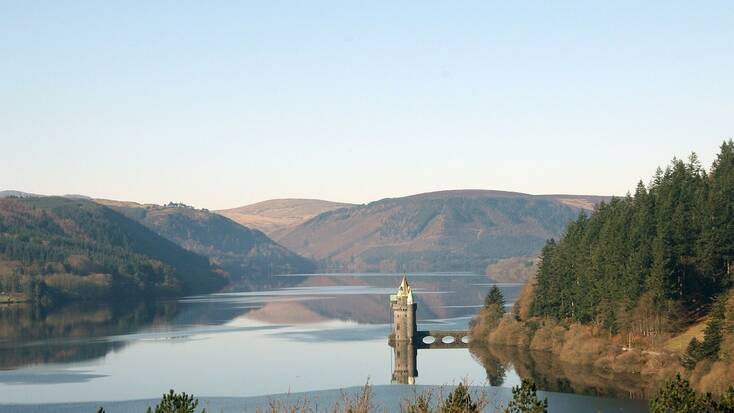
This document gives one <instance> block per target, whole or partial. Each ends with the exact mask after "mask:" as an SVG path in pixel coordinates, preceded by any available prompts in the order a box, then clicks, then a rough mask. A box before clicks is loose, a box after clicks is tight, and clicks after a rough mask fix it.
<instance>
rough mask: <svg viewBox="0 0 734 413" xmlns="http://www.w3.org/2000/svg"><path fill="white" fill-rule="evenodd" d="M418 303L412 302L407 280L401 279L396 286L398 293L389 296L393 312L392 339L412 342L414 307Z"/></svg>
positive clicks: (414, 329)
mask: <svg viewBox="0 0 734 413" xmlns="http://www.w3.org/2000/svg"><path fill="white" fill-rule="evenodd" d="M417 306H418V305H417V304H416V303H415V302H413V290H412V289H411V288H410V285H409V284H408V280H407V279H406V278H405V277H403V281H402V282H401V283H400V287H398V293H397V294H394V295H391V296H390V308H391V309H392V312H393V328H392V339H393V340H394V341H406V342H409V343H413V338H414V336H415V332H416V330H417V328H416V323H415V309H416V307H417Z"/></svg>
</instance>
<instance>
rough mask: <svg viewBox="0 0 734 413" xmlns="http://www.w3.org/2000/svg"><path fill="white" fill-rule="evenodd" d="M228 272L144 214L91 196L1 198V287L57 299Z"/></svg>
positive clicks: (114, 293)
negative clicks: (128, 213) (127, 212)
mask: <svg viewBox="0 0 734 413" xmlns="http://www.w3.org/2000/svg"><path fill="white" fill-rule="evenodd" d="M225 282H226V277H225V276H224V275H223V274H222V273H221V271H219V270H217V269H216V268H215V267H212V266H211V265H210V264H209V261H208V260H207V259H206V258H204V257H201V256H199V255H197V254H194V253H191V252H189V251H186V250H185V249H183V248H181V247H179V246H178V245H176V244H175V243H173V242H171V241H169V240H167V239H165V238H163V237H161V236H159V235H158V234H156V233H154V232H153V231H151V230H149V229H148V228H146V227H145V226H143V225H141V224H139V223H138V222H136V221H134V220H131V219H129V218H127V217H125V216H124V215H122V214H119V213H117V212H115V211H113V210H112V209H110V208H107V207H105V206H102V205H99V204H96V203H94V202H91V201H87V200H83V199H69V198H62V197H29V198H8V199H0V288H1V289H2V291H3V292H5V293H8V294H23V295H25V296H26V297H27V298H28V299H33V300H36V301H41V302H51V301H54V300H56V299H62V300H63V299H66V298H71V299H92V298H121V297H128V296H140V295H158V294H181V293H193V292H203V291H210V290H213V289H216V288H219V287H221V286H222V285H224V284H225Z"/></svg>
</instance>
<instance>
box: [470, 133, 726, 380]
mask: <svg viewBox="0 0 734 413" xmlns="http://www.w3.org/2000/svg"><path fill="white" fill-rule="evenodd" d="M732 205H734V141H732V140H729V141H726V142H724V143H723V144H722V146H721V150H720V152H719V154H718V156H717V157H716V160H715V161H714V162H713V165H712V166H711V168H710V169H709V170H706V169H704V167H703V166H702V165H701V163H700V161H699V160H698V158H697V156H696V155H695V154H692V155H691V156H690V158H689V159H688V160H687V161H683V160H680V159H673V161H672V162H671V164H670V165H669V166H668V167H666V168H665V169H662V168H658V170H657V172H656V174H655V175H654V176H653V178H652V180H651V181H650V184H649V185H645V184H643V183H642V181H640V182H639V183H638V184H637V187H636V189H635V191H634V193H633V194H630V195H628V196H626V197H624V198H619V199H613V200H611V201H610V202H608V203H604V204H602V205H600V206H599V207H598V208H596V209H595V210H594V212H593V213H592V214H591V215H589V216H580V217H579V218H577V219H576V220H574V221H573V222H571V223H570V224H569V225H568V227H567V229H566V231H565V235H564V236H563V238H561V239H559V240H558V241H549V242H548V243H547V244H546V245H545V246H544V248H543V250H542V254H541V256H540V260H539V264H538V270H537V274H536V276H535V279H534V280H533V282H529V283H528V284H526V288H525V290H524V292H523V293H522V294H521V299H520V300H518V304H517V306H516V308H515V309H514V310H513V316H512V317H503V316H502V311H500V310H498V309H497V308H496V307H493V306H492V305H487V306H485V308H483V309H482V310H481V312H480V314H479V316H478V317H477V318H476V319H475V322H474V323H473V326H474V328H473V333H472V338H473V339H475V338H476V341H477V342H480V341H486V342H489V343H492V344H502V345H507V344H513V345H519V346H522V347H528V348H530V349H531V350H544V351H550V352H553V353H556V354H558V355H559V356H560V357H561V359H564V358H565V359H566V361H570V362H576V363H579V362H585V363H592V364H594V365H596V366H606V367H609V368H611V369H613V370H629V371H634V372H636V373H641V374H643V375H644V376H648V377H650V380H658V381H660V380H662V379H664V378H665V377H666V376H669V375H671V374H674V373H676V372H680V373H682V374H683V375H684V376H686V377H687V378H689V379H690V380H691V382H692V383H693V384H694V386H696V388H697V389H698V390H700V391H702V392H714V393H721V392H723V391H724V390H725V388H726V386H728V384H729V383H731V382H732V381H734V358H732V355H734V289H732V286H734V261H733V258H734V208H732Z"/></svg>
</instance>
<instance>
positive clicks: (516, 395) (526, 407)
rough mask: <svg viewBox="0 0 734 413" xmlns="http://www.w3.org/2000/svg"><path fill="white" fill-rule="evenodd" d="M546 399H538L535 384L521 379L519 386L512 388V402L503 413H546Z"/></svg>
mask: <svg viewBox="0 0 734 413" xmlns="http://www.w3.org/2000/svg"><path fill="white" fill-rule="evenodd" d="M547 412H548V399H544V400H543V401H541V400H540V399H538V395H537V388H536V387H535V383H533V382H531V381H530V380H527V379H523V381H522V383H521V384H520V386H515V387H513V388H512V400H510V403H508V404H507V408H506V409H505V412H504V413H547Z"/></svg>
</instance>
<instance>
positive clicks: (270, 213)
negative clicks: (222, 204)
mask: <svg viewBox="0 0 734 413" xmlns="http://www.w3.org/2000/svg"><path fill="white" fill-rule="evenodd" d="M351 206H354V204H347V203H343V202H332V201H323V200H320V199H296V198H283V199H271V200H268V201H263V202H258V203H255V204H251V205H245V206H241V207H237V208H231V209H223V210H219V211H216V212H217V213H218V214H221V215H224V216H225V217H227V218H229V219H231V220H233V221H235V222H237V223H239V224H241V225H244V226H246V227H248V228H255V229H258V230H260V231H262V232H264V233H266V234H267V235H268V236H269V237H271V238H273V239H274V240H278V239H280V238H281V237H282V236H283V235H284V234H286V233H288V232H289V231H290V230H292V229H293V228H295V227H296V226H298V225H300V224H302V223H303V222H306V221H308V220H309V219H311V218H313V217H315V216H317V215H319V214H322V213H324V212H328V211H332V210H334V209H339V208H345V207H351Z"/></svg>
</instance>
